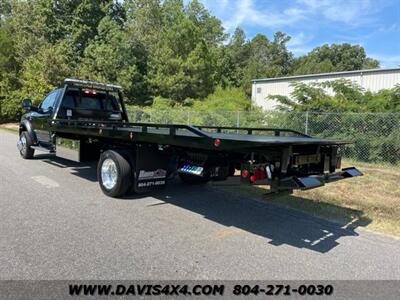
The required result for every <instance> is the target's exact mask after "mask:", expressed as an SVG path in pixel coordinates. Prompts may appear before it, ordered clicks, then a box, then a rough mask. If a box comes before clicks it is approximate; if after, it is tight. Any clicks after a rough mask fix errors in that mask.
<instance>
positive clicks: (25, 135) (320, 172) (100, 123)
mask: <svg viewBox="0 0 400 300" xmlns="http://www.w3.org/2000/svg"><path fill="white" fill-rule="evenodd" d="M22 106H23V108H24V109H25V110H26V111H27V112H26V114H24V115H23V116H22V118H21V122H20V126H19V141H18V144H17V147H18V150H19V152H20V154H21V156H22V157H23V158H25V159H30V158H32V157H33V156H34V152H35V150H41V151H47V152H49V153H54V154H55V155H56V156H61V157H64V158H68V159H73V160H76V161H79V162H85V161H98V164H97V178H98V181H99V184H100V187H101V189H102V191H103V192H104V193H105V194H106V195H108V196H111V197H122V196H124V195H125V194H127V193H130V192H132V193H144V192H149V191H152V190H154V189H158V188H161V187H163V186H165V185H166V183H167V182H168V180H169V179H172V178H173V177H175V176H176V175H178V176H179V177H180V178H181V180H182V181H183V182H184V183H188V184H201V183H206V182H208V181H210V180H225V179H227V178H228V177H229V176H233V175H234V174H235V172H236V170H238V171H239V170H240V180H241V182H242V183H243V184H267V185H270V191H271V192H272V193H277V192H280V191H288V192H291V191H293V190H294V189H311V188H316V187H320V186H323V185H324V184H325V183H328V182H332V181H336V180H341V179H344V178H350V177H355V176H361V175H362V173H361V172H360V171H358V170H357V169H356V168H354V167H350V168H344V169H341V170H337V169H340V167H341V157H340V154H339V153H340V147H342V146H343V145H344V144H347V143H348V142H344V141H338V140H331V139H322V138H314V137H311V136H308V135H306V134H303V133H301V132H298V131H295V130H290V129H279V128H243V127H214V126H189V125H181V124H174V125H169V124H154V123H130V122H129V120H128V114H127V110H126V108H125V105H124V101H123V97H122V89H121V87H120V86H117V85H113V84H106V83H99V82H94V81H85V80H76V79H65V81H64V86H63V87H61V88H59V89H55V90H54V91H52V92H50V93H49V94H48V95H47V96H46V97H45V98H44V99H43V101H42V102H41V103H40V104H39V106H37V107H35V106H32V101H31V100H30V99H25V100H23V102H22Z"/></svg>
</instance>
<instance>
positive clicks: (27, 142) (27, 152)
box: [17, 131, 35, 159]
mask: <svg viewBox="0 0 400 300" xmlns="http://www.w3.org/2000/svg"><path fill="white" fill-rule="evenodd" d="M31 146H33V142H32V139H31V137H30V136H29V134H28V132H26V131H22V132H21V134H20V136H19V140H18V143H17V147H18V150H19V154H21V156H22V157H23V158H25V159H31V158H32V157H33V155H34V154H35V150H34V149H32V148H31Z"/></svg>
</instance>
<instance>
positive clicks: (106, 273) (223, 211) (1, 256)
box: [0, 131, 400, 280]
mask: <svg viewBox="0 0 400 300" xmlns="http://www.w3.org/2000/svg"><path fill="white" fill-rule="evenodd" d="M16 142H17V135H15V134H12V133H8V132H4V131H0V237H1V238H0V279H207V280H208V279H249V280H250V279H259V280H266V279H332V280H333V279H342V280H343V279H400V240H399V239H397V238H394V237H390V236H386V235H382V234H376V233H372V232H369V231H367V230H364V229H362V228H343V227H341V226H340V225H338V224H335V223H331V222H328V221H324V220H322V219H319V218H315V217H312V216H309V215H306V214H303V213H300V212H297V211H293V210H289V209H283V208H280V207H276V206H274V205H271V204H268V203H264V202H260V201H256V200H254V199H251V197H250V196H249V197H246V196H240V195H235V194H233V193H229V192H226V191H222V190H221V189H220V188H218V187H216V186H212V185H205V186H186V185H184V184H182V183H180V182H179V180H176V181H174V182H172V183H171V184H170V185H169V186H168V187H167V188H166V189H164V190H162V191H160V192H156V193H153V194H149V195H145V196H134V195H132V196H129V197H126V198H125V199H113V198H108V197H106V196H105V195H103V194H102V192H101V190H100V188H99V186H98V183H97V180H96V171H95V165H93V164H78V163H74V162H70V161H67V160H63V159H59V158H52V157H50V156H48V155H45V154H41V155H37V156H36V158H35V159H32V160H23V159H22V158H21V157H20V155H19V153H18V151H17V148H16ZM38 153H39V152H38Z"/></svg>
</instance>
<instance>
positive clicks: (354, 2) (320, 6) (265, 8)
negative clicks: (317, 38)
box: [203, 0, 380, 31]
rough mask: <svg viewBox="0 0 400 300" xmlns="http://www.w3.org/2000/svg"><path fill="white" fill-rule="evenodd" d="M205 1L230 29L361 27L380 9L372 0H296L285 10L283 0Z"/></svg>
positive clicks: (370, 20)
mask: <svg viewBox="0 0 400 300" xmlns="http://www.w3.org/2000/svg"><path fill="white" fill-rule="evenodd" d="M203 3H205V5H206V6H207V7H213V8H214V9H216V10H217V11H218V12H219V15H220V17H221V18H222V19H223V21H224V26H225V28H226V29H227V30H228V31H232V30H233V29H234V28H235V27H237V26H241V25H242V26H243V25H252V26H254V25H255V26H260V27H264V28H276V27H281V26H284V25H294V24H300V22H304V21H307V20H309V21H310V20H311V21H313V20H320V21H323V20H325V21H329V22H334V23H345V24H346V25H349V26H357V25H360V24H365V23H367V22H372V21H373V20H372V18H371V16H372V15H373V14H374V13H375V12H377V11H378V10H379V9H380V8H379V5H376V2H373V1H372V0H296V1H294V2H291V4H290V5H289V6H288V7H287V8H284V9H283V8H278V7H277V6H279V2H272V3H271V4H269V5H265V3H263V2H262V1H256V0H221V1H210V0H203Z"/></svg>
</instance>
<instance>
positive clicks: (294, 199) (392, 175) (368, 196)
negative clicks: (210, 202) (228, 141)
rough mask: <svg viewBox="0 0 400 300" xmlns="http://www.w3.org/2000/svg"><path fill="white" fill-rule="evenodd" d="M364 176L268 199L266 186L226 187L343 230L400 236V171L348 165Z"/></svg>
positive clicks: (367, 165) (393, 168)
mask: <svg viewBox="0 0 400 300" xmlns="http://www.w3.org/2000/svg"><path fill="white" fill-rule="evenodd" d="M343 165H344V166H351V165H354V166H356V167H357V168H359V169H360V170H361V171H362V172H363V173H364V176H361V177H356V178H351V179H346V180H342V181H338V182H333V183H330V184H327V185H325V186H323V187H320V188H316V189H312V190H308V191H295V192H294V193H293V194H292V195H281V196H279V195H278V196H273V197H271V196H265V192H266V191H267V187H265V186H245V185H241V186H232V185H230V186H223V184H222V183H221V185H219V186H220V187H221V188H223V189H226V190H228V191H231V192H234V193H243V194H246V193H250V194H251V195H252V196H255V197H258V198H260V199H263V200H265V201H267V202H269V203H273V204H275V205H279V206H283V207H288V208H292V209H297V210H300V211H303V212H307V213H309V214H312V215H314V216H318V217H322V218H325V219H328V220H332V221H335V222H338V223H340V224H342V225H343V226H353V227H357V226H362V227H366V228H368V229H371V230H373V231H377V232H382V233H388V234H392V235H397V236H400V184H399V183H400V181H399V178H400V167H398V166H382V165H378V164H370V163H362V162H351V161H344V164H343Z"/></svg>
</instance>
